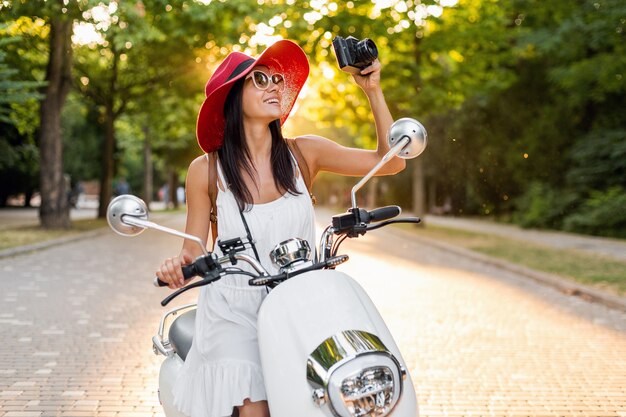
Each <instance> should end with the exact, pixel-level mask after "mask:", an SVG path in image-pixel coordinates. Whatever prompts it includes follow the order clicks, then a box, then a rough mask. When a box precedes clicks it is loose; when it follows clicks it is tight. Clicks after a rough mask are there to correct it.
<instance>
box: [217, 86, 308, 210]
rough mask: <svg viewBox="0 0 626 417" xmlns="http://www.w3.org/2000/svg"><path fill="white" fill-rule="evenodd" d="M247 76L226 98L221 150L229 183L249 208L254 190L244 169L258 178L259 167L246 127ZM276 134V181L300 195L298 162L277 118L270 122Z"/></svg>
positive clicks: (282, 189) (242, 204)
mask: <svg viewBox="0 0 626 417" xmlns="http://www.w3.org/2000/svg"><path fill="white" fill-rule="evenodd" d="M244 81H245V77H244V78H242V79H240V80H238V81H237V82H235V83H234V84H233V87H232V88H231V90H230V92H229V93H228V96H227V97H226V102H225V103H224V118H225V119H226V125H225V127H224V143H223V145H222V147H221V148H220V149H218V151H217V154H218V156H219V159H220V163H221V166H222V170H223V172H224V176H225V177H226V181H228V187H229V188H230V190H231V191H232V192H233V194H234V196H235V199H236V200H237V204H238V205H239V209H240V210H244V209H246V208H249V206H250V205H251V204H252V203H253V198H252V194H251V193H250V190H249V189H248V187H246V184H245V182H244V181H243V176H242V175H241V173H242V171H245V172H246V173H248V175H250V178H252V180H253V181H254V183H255V185H256V186H257V187H258V184H256V180H255V179H254V178H255V176H254V172H255V171H256V168H255V167H254V164H253V163H252V157H251V155H250V149H248V145H247V143H246V134H245V131H244V128H243V107H242V104H243V84H244ZM269 128H270V132H271V135H272V150H271V156H270V162H271V165H272V174H273V175H274V184H275V185H276V188H277V189H278V191H279V192H280V193H281V194H284V193H286V192H288V193H290V194H292V195H297V194H301V193H300V192H299V191H298V190H297V189H296V177H295V165H294V162H293V159H292V158H291V154H290V152H289V145H287V143H286V142H285V139H284V138H283V134H282V132H281V130H280V121H279V120H274V121H273V122H271V123H270V124H269Z"/></svg>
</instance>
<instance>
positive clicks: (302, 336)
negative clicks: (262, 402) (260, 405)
mask: <svg viewBox="0 0 626 417" xmlns="http://www.w3.org/2000/svg"><path fill="white" fill-rule="evenodd" d="M258 335H259V348H260V351H261V362H262V365H263V372H264V378H265V387H266V391H267V396H268V401H269V405H270V412H271V414H272V416H273V417H292V416H299V417H319V416H323V415H327V416H341V417H344V416H345V417H352V416H370V415H371V416H381V417H382V416H387V415H390V416H394V417H415V416H416V415H417V402H416V396H415V391H414V388H413V383H412V381H411V378H410V376H409V375H408V372H406V364H405V362H404V359H403V358H402V355H401V354H400V351H399V349H398V347H397V346H396V343H395V342H394V340H393V338H392V336H391V333H390V332H389V329H388V328H387V326H386V325H385V323H384V321H383V319H382V318H381V316H380V314H379V313H378V310H377V309H376V307H375V306H374V304H373V303H372V301H371V300H370V298H369V297H368V295H367V294H366V293H365V291H364V290H363V289H362V288H361V286H360V285H359V284H358V283H357V282H356V281H355V280H354V279H352V278H350V277H349V276H348V275H346V274H344V273H342V272H339V271H335V270H322V271H313V272H309V273H305V274H303V275H300V276H298V277H294V278H292V279H289V280H287V281H285V282H283V283H282V284H280V285H278V286H277V287H276V288H275V289H273V290H272V291H271V292H270V294H269V295H268V296H267V298H266V299H265V301H264V303H263V305H262V306H261V309H260V311H259V319H258Z"/></svg>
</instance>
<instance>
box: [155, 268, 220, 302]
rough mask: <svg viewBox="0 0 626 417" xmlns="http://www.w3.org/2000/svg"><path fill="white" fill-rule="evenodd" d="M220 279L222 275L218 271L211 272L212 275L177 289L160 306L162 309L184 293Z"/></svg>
mask: <svg viewBox="0 0 626 417" xmlns="http://www.w3.org/2000/svg"><path fill="white" fill-rule="evenodd" d="M220 278H222V275H221V273H220V271H212V273H210V274H209V275H208V276H205V277H204V278H202V279H201V280H200V281H196V282H194V283H192V284H189V285H187V286H185V287H183V288H181V289H179V290H178V291H176V292H174V293H172V294H170V295H168V296H167V297H165V298H164V299H163V301H161V305H162V306H163V307H165V306H166V305H168V304H169V303H170V301H172V300H173V299H174V298H176V297H178V296H179V295H181V294H182V293H184V292H185V291H187V290H191V289H193V288H198V287H202V286H203V285H209V284H210V283H212V282H215V281H217V280H219V279H220Z"/></svg>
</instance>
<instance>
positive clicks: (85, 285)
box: [0, 232, 193, 417]
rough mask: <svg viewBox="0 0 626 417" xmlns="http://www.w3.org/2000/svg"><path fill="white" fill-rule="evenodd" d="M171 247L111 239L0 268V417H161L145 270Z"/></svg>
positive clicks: (156, 308)
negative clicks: (0, 288)
mask: <svg viewBox="0 0 626 417" xmlns="http://www.w3.org/2000/svg"><path fill="white" fill-rule="evenodd" d="M178 245H179V241H178V239H176V238H170V237H167V236H165V235H162V234H158V233H148V232H147V233H145V234H144V235H141V236H139V237H136V238H134V239H129V238H124V237H121V236H117V235H114V234H113V232H111V233H109V234H105V235H101V236H99V237H97V238H95V239H90V240H83V241H79V242H73V243H69V244H66V245H62V246H58V247H54V248H50V249H47V250H44V251H40V252H36V253H33V254H26V255H22V256H17V257H14V258H6V259H2V260H0V283H1V284H2V290H1V291H0V328H1V329H2V334H3V335H4V336H5V337H4V340H3V343H2V344H0V417H30V416H73V417H81V416H90V417H91V416H102V417H104V416H128V417H134V416H142V417H148V416H150V417H151V416H162V415H163V414H162V411H161V408H160V406H159V403H158V400H157V394H156V391H157V379H158V366H159V364H160V359H159V358H157V357H156V356H155V355H154V354H153V353H152V343H151V337H152V336H153V335H154V334H155V332H156V330H157V326H158V320H159V319H160V316H161V313H162V312H163V310H164V309H162V307H161V306H160V304H159V301H160V300H161V298H162V297H164V296H165V295H166V294H167V292H166V291H158V290H157V289H154V287H152V285H151V271H153V270H154V269H155V267H156V265H155V259H161V258H163V257H165V256H169V255H171V253H172V249H173V250H174V251H176V250H177V247H178ZM142 247H143V248H146V250H142ZM192 297H193V294H190V295H189V296H186V297H185V300H186V301H187V302H189V300H191V298H192ZM181 298H183V297H181Z"/></svg>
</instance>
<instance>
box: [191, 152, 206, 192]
mask: <svg viewBox="0 0 626 417" xmlns="http://www.w3.org/2000/svg"><path fill="white" fill-rule="evenodd" d="M208 170H209V162H208V159H207V157H206V155H200V156H199V157H197V158H196V159H194V160H193V161H191V163H190V164H189V170H188V171H187V188H189V189H198V188H200V189H203V190H206V189H207V186H208V184H209V174H208V173H209V171H208Z"/></svg>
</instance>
